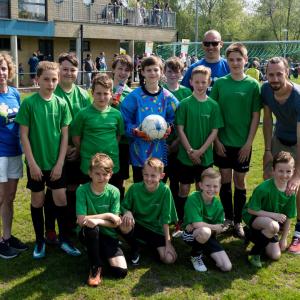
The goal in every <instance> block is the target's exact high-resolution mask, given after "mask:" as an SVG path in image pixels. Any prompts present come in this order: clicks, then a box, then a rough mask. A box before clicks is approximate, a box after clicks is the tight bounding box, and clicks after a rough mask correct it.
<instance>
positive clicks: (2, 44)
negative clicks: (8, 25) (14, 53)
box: [0, 38, 21, 51]
mask: <svg viewBox="0 0 300 300" xmlns="http://www.w3.org/2000/svg"><path fill="white" fill-rule="evenodd" d="M10 50H11V49H10V38H0V51H10ZM18 50H21V40H20V39H18Z"/></svg>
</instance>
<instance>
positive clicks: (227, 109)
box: [210, 74, 262, 147]
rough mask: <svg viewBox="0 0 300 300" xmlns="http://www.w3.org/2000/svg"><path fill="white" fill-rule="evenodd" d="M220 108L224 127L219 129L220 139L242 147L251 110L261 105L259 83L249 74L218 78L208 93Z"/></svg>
mask: <svg viewBox="0 0 300 300" xmlns="http://www.w3.org/2000/svg"><path fill="white" fill-rule="evenodd" d="M210 97H211V98H213V99H214V100H216V101H217V102H218V103H219V105H220V108H221V113H222V116H223V120H224V127H223V128H221V129H220V130H219V133H218V137H219V139H220V141H221V142H222V143H223V144H224V145H226V146H231V147H242V146H243V145H244V144H245V143H246V141H247V138H248V135H249V130H250V125H251V121H252V114H253V112H259V111H260V109H261V107H262V102H261V98H260V85H259V83H258V82H257V81H256V80H255V79H253V78H252V77H250V76H246V77H245V78H244V79H243V80H240V81H237V80H233V79H232V77H231V75H230V74H229V75H226V76H224V77H221V78H219V79H218V80H217V81H216V82H215V84H214V86H213V88H212V91H211V93H210Z"/></svg>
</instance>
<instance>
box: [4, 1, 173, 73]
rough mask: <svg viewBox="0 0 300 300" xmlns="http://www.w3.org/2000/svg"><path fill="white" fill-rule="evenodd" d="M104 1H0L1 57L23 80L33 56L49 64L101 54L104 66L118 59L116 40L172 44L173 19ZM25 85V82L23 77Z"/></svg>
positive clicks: (131, 43) (169, 14)
mask: <svg viewBox="0 0 300 300" xmlns="http://www.w3.org/2000/svg"><path fill="white" fill-rule="evenodd" d="M108 2H109V1H107V0H30V1H29V0H0V51H10V53H11V54H12V56H13V57H14V59H15V62H16V64H17V65H18V63H20V62H21V63H22V64H23V67H24V72H25V74H26V73H28V72H29V66H28V64H27V62H28V59H29V57H30V56H31V55H32V53H33V52H36V51H37V50H39V51H40V52H41V53H42V55H41V57H44V58H45V59H48V60H56V59H57V57H58V55H59V54H60V53H61V52H69V51H74V52H76V55H77V56H78V57H79V58H82V57H85V56H86V53H91V54H92V57H93V58H95V57H96V56H98V54H99V52H101V51H104V52H105V53H106V58H107V62H108V65H109V66H110V65H111V62H112V57H113V54H114V53H119V48H120V40H127V41H129V46H130V47H129V49H130V54H131V55H133V54H134V41H157V42H171V41H174V40H175V39H176V30H175V25H176V15H175V13H173V12H169V11H162V10H147V9H144V8H143V6H141V8H139V9H137V8H136V7H128V6H127V1H126V0H123V1H121V2H122V3H123V5H122V6H118V5H114V4H111V3H114V2H116V1H111V2H110V4H108ZM25 79H26V76H25Z"/></svg>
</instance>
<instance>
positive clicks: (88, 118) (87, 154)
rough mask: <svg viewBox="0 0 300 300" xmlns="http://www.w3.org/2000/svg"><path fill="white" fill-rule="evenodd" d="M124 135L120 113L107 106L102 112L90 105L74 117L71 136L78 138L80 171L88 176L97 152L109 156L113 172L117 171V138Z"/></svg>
mask: <svg viewBox="0 0 300 300" xmlns="http://www.w3.org/2000/svg"><path fill="white" fill-rule="evenodd" d="M122 134H124V123H123V119H122V116H121V113H120V112H119V111H118V110H116V109H115V108H113V107H111V106H108V107H107V108H106V109H105V110H104V111H100V110H97V109H96V108H95V107H94V106H93V105H92V104H91V105H90V106H88V107H86V108H84V109H82V110H81V111H79V112H78V114H77V115H76V117H75V120H74V123H73V130H72V136H80V137H81V144H80V157H81V165H80V169H81V171H82V172H83V173H84V174H88V169H89V165H90V160H91V158H92V156H93V155H95V154H96V153H98V152H102V153H105V154H107V155H109V156H110V158H111V159H112V160H113V162H114V168H113V172H114V173H117V172H118V171H119V168H120V166H119V147H118V140H117V136H120V135H122Z"/></svg>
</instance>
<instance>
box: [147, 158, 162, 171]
mask: <svg viewBox="0 0 300 300" xmlns="http://www.w3.org/2000/svg"><path fill="white" fill-rule="evenodd" d="M146 166H149V167H151V168H153V169H155V171H157V172H159V173H163V172H164V167H165V165H164V163H163V162H162V161H161V160H160V159H159V158H156V157H149V158H148V159H147V160H146V161H145V163H144V168H145V167H146Z"/></svg>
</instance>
